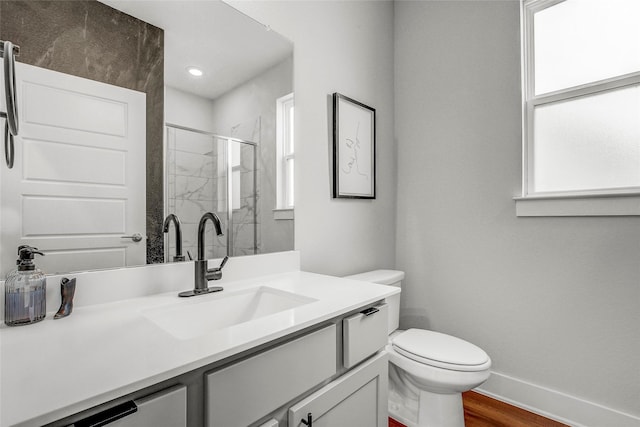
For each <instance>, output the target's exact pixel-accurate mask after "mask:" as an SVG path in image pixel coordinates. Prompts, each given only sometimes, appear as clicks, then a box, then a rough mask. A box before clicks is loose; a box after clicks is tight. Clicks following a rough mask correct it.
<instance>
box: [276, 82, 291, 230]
mask: <svg viewBox="0 0 640 427" xmlns="http://www.w3.org/2000/svg"><path fill="white" fill-rule="evenodd" d="M289 103H293V93H290V94H288V95H285V96H282V97H280V98H278V99H277V100H276V123H277V125H276V183H277V184H276V185H277V190H276V208H275V209H274V218H275V217H276V216H278V217H279V218H278V219H290V218H283V217H282V215H279V214H277V212H279V211H286V210H293V203H290V200H288V198H287V196H286V195H287V187H288V184H289V182H288V180H287V171H286V165H287V160H289V159H295V148H294V152H293V153H288V154H285V153H284V138H285V136H284V128H285V126H283V123H284V122H285V117H284V110H285V105H286V104H289ZM289 179H293V177H290V178H289ZM292 217H293V215H291V219H292Z"/></svg>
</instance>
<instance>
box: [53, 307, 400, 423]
mask: <svg viewBox="0 0 640 427" xmlns="http://www.w3.org/2000/svg"><path fill="white" fill-rule="evenodd" d="M386 324H387V308H386V306H385V305H378V306H375V307H371V306H365V307H362V309H360V310H352V311H349V312H347V313H345V314H343V315H342V316H338V317H335V318H332V319H329V320H326V321H324V322H323V323H322V324H317V325H316V326H311V327H309V328H308V329H306V330H303V331H300V332H298V333H296V334H295V335H293V334H292V335H290V336H288V337H287V336H285V337H282V338H280V339H277V340H274V341H273V342H271V343H267V344H266V345H265V346H263V347H262V348H254V349H249V350H247V351H245V352H244V353H242V354H238V355H237V356H235V357H230V358H228V359H226V360H223V361H221V362H217V363H212V364H209V365H205V366H202V367H199V368H197V369H195V370H193V371H189V372H187V373H184V374H181V375H179V376H176V377H174V378H170V379H167V380H165V381H164V382H162V383H158V384H154V385H152V386H149V387H147V388H146V389H141V390H139V391H136V392H134V393H131V394H130V395H127V396H122V397H119V398H117V399H115V400H113V401H112V402H110V403H105V404H103V405H100V406H98V407H94V408H92V409H88V410H86V411H84V412H83V413H77V414H74V415H71V416H69V417H67V418H65V419H60V420H58V421H56V422H53V423H51V424H48V425H47V426H46V427H61V426H65V427H70V426H75V427H84V426H91V425H107V424H108V425H109V427H112V426H113V427H247V426H250V427H306V426H315V427H319V426H320V427H322V426H326V427H355V426H357V427H360V426H362V427H385V426H386V423H387V422H388V421H387V382H388V378H387V375H388V371H387V369H388V367H387V363H388V362H387V360H388V356H387V353H386V352H385V351H384V350H383V349H384V346H385V345H386V342H387V337H386ZM96 417H98V423H97V424H96V423H93V421H94V420H95V419H96ZM303 421H304V422H303ZM307 421H308V423H307ZM305 423H306V424H305Z"/></svg>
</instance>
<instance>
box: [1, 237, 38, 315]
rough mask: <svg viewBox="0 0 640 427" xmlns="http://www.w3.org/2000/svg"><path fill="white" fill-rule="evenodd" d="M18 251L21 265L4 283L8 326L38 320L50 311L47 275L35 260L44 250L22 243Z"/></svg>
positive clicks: (5, 311) (19, 264)
mask: <svg viewBox="0 0 640 427" xmlns="http://www.w3.org/2000/svg"><path fill="white" fill-rule="evenodd" d="M18 253H19V257H18V261H17V264H18V268H17V269H16V270H14V271H12V272H10V273H9V274H8V275H7V280H6V281H5V283H4V323H5V324H6V325H7V326H19V325H28V324H31V323H36V322H39V321H40V320H42V319H44V317H45V315H46V313H47V307H46V302H47V295H46V288H47V279H46V276H45V275H44V273H43V272H42V271H41V270H40V269H38V268H36V266H35V264H34V263H33V258H34V256H35V255H36V254H37V255H44V254H43V253H42V252H39V251H38V250H37V248H32V247H30V246H24V247H20V248H19V251H18Z"/></svg>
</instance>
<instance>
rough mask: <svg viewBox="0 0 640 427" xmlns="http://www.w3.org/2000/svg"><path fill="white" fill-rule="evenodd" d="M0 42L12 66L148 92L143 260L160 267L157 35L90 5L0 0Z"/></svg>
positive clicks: (81, 0) (86, 0)
mask: <svg viewBox="0 0 640 427" xmlns="http://www.w3.org/2000/svg"><path fill="white" fill-rule="evenodd" d="M0 39H1V40H9V41H11V42H12V43H14V44H16V45H19V46H20V56H19V57H17V60H18V61H19V62H22V63H26V64H30V65H35V66H38V67H42V68H47V69H50V70H54V71H59V72H62V73H66V74H72V75H76V76H80V77H84V78H87V79H91V80H96V81H100V82H104V83H109V84H112V85H116V86H121V87H125V88H128V89H133V90H137V91H140V92H144V93H146V94H147V126H146V128H147V141H146V143H147V195H146V197H147V236H148V240H147V262H148V263H155V262H162V260H163V242H164V240H163V234H162V229H161V227H162V221H163V215H164V204H163V194H164V192H163V155H162V150H163V148H162V147H163V144H162V141H163V120H164V31H163V30H162V29H160V28H157V27H154V26H153V25H151V24H148V23H146V22H144V21H141V20H139V19H136V18H134V17H132V16H129V15H127V14H124V13H122V12H120V11H117V10H115V9H112V8H111V7H109V6H107V5H105V4H102V3H99V2H98V1H95V0H71V1H66V0H57V1H40V0H36V1H34V0H29V1H13V0H11V1H7V0H2V1H0Z"/></svg>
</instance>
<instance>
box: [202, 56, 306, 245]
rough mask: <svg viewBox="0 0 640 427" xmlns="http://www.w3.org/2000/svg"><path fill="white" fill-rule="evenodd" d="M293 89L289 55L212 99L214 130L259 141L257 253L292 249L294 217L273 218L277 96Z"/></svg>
mask: <svg viewBox="0 0 640 427" xmlns="http://www.w3.org/2000/svg"><path fill="white" fill-rule="evenodd" d="M292 91H293V58H291V57H290V58H288V59H285V60H283V61H282V62H280V63H279V64H276V65H274V66H273V67H271V68H269V69H268V70H265V71H264V72H262V73H261V74H259V75H258V76H256V77H255V78H253V79H251V80H249V81H247V82H245V83H243V84H241V85H240V86H238V87H235V88H233V89H231V90H230V91H229V92H226V93H225V94H223V95H221V96H219V97H218V98H216V99H214V100H213V101H212V118H213V119H212V125H211V126H212V127H213V132H214V133H217V134H219V135H225V136H234V137H236V138H241V139H247V140H252V141H253V142H257V143H258V146H257V148H256V149H257V150H258V152H257V153H258V154H257V155H258V158H257V161H258V165H257V167H258V180H257V189H256V191H257V194H258V206H257V218H256V219H257V221H258V227H257V228H258V239H257V241H258V253H269V252H278V251H290V250H293V244H294V242H293V226H294V222H293V220H274V218H273V209H274V208H275V207H276V99H278V98H280V97H282V96H284V95H287V94H289V93H291V92H292ZM256 130H257V132H256ZM256 133H257V135H254V134H256ZM255 136H258V138H257V139H256V138H255ZM243 182H244V181H243ZM251 188H252V189H253V186H252V185H251ZM234 215H235V217H236V218H234V221H236V220H242V217H241V215H238V214H234ZM251 221H253V220H251ZM247 237H248V236H247ZM251 253H252V252H251Z"/></svg>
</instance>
